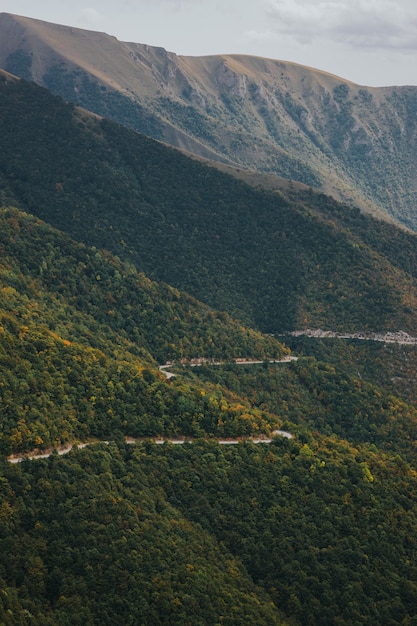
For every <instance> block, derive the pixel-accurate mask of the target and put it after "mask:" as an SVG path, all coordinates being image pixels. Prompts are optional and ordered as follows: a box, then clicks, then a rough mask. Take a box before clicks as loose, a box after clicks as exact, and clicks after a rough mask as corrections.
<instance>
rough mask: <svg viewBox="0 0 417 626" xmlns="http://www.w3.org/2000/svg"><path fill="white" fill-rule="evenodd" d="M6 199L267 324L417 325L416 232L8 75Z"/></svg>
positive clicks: (1, 119) (3, 115)
mask: <svg viewBox="0 0 417 626" xmlns="http://www.w3.org/2000/svg"><path fill="white" fill-rule="evenodd" d="M0 90H1V100H0V130H1V135H2V151H1V153H0V181H1V183H2V188H3V191H2V197H3V203H6V204H7V203H9V204H10V203H11V204H16V203H17V204H18V205H19V206H20V208H22V209H24V210H26V211H28V212H30V213H33V214H35V215H37V216H38V217H40V218H41V219H43V220H45V221H47V222H49V223H51V224H53V225H54V226H56V227H58V228H59V229H61V230H63V231H66V232H68V233H69V234H70V236H71V237H73V238H75V239H77V240H79V241H83V242H84V243H86V244H87V245H94V246H97V247H98V248H100V249H102V248H106V249H108V250H109V251H110V252H112V253H113V254H117V255H119V256H120V258H121V259H122V260H126V261H129V262H131V263H133V264H134V265H135V266H136V267H137V268H138V269H139V271H142V272H145V273H146V274H147V275H148V276H150V277H151V278H153V279H156V280H159V281H164V282H166V283H168V284H171V285H173V286H174V287H176V288H178V289H181V290H183V291H186V292H188V293H189V294H191V295H193V296H194V297H196V298H198V299H199V300H201V301H202V302H205V303H206V304H209V305H210V306H212V307H213V308H215V309H217V310H225V311H228V312H229V313H231V314H233V315H234V316H235V317H239V318H240V319H243V320H245V321H246V322H247V323H248V324H249V325H256V326H257V327H259V328H261V329H262V330H263V331H264V332H276V331H282V330H293V329H297V328H303V327H308V326H310V327H311V326H312V327H317V326H322V327H323V328H330V329H332V328H333V330H345V331H347V330H363V329H369V330H373V331H378V330H399V329H403V330H407V331H409V332H411V333H415V332H417V326H416V324H417V322H416V320H415V316H414V310H415V302H416V298H417V292H416V285H415V280H416V273H417V269H416V268H417V259H416V253H415V241H416V240H415V236H413V235H411V234H407V233H406V232H404V231H401V230H398V229H396V228H395V227H393V226H390V225H389V224H382V223H380V222H377V221H375V220H373V219H371V218H368V217H366V216H363V217H362V216H361V215H360V214H359V212H358V211H356V212H355V211H350V210H349V209H348V208H347V207H345V206H342V205H338V204H337V203H334V202H333V201H331V200H329V199H328V198H327V197H325V196H320V195H316V194H314V193H308V192H306V193H305V194H302V193H298V194H297V193H295V194H294V195H293V196H291V195H287V196H286V195H284V194H282V193H271V192H263V191H260V190H256V189H254V188H252V187H249V186H247V185H245V184H244V183H242V182H240V181H237V180H236V179H234V178H232V177H230V176H227V175H226V174H223V173H220V172H218V171H217V170H216V169H214V168H210V167H207V166H204V165H202V164H200V163H198V162H197V161H195V160H192V159H190V158H187V157H185V156H184V155H182V154H181V153H179V152H178V151H176V150H173V149H170V148H167V147H165V146H163V145H161V144H159V143H157V142H154V141H152V140H150V139H147V138H146V137H143V136H139V135H137V134H136V133H133V132H131V131H128V130H126V129H124V128H122V127H120V126H117V125H115V124H112V123H110V122H108V121H103V120H100V119H97V118H96V117H94V116H92V115H90V114H87V113H86V112H83V111H79V110H77V109H75V108H74V107H73V106H71V105H66V104H65V103H64V102H63V101H62V100H60V99H59V98H56V97H53V96H51V95H50V94H49V92H48V91H46V90H44V89H41V88H39V87H37V86H35V85H33V84H29V83H25V82H24V81H18V80H15V79H11V78H10V77H8V76H7V75H3V80H2V81H1V84H0Z"/></svg>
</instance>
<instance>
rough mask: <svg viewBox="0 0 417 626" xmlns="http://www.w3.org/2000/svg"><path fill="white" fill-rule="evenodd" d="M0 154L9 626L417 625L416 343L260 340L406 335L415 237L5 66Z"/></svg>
mask: <svg viewBox="0 0 417 626" xmlns="http://www.w3.org/2000/svg"><path fill="white" fill-rule="evenodd" d="M0 136H1V142H2V143H1V145H2V150H1V151H0V204H1V208H0V554H1V555H2V558H1V563H0V622H1V623H2V624H5V625H6V626H26V625H29V624H32V625H35V626H45V625H46V626H49V625H51V626H52V625H54V626H65V625H68V624H74V625H75V624H80V626H81V625H82V626H84V625H86V624H89V625H92V626H96V625H99V624H100V625H102V626H113V625H114V624H115V623H117V624H126V625H127V624H143V625H144V626H168V625H169V626H185V625H190V626H191V625H192V626H207V625H210V624H213V625H214V624H223V625H225V626H240V625H241V624H248V625H253V626H263V625H265V626H266V625H268V626H272V625H276V626H316V625H317V626H318V625H319V624H320V625H321V626H333V625H334V624H335V623H337V624H340V625H341V626H351V625H352V624H361V625H363V626H373V625H374V624H392V625H393V626H405V625H407V624H413V623H414V622H415V619H416V617H417V615H416V606H417V571H416V565H415V564H416V562H417V559H416V557H417V549H416V546H417V508H416V498H415V494H416V489H417V480H416V476H417V474H416V469H417V468H416V456H415V442H416V437H417V405H416V395H415V372H416V369H417V349H416V346H412V345H411V346H399V345H393V346H387V345H383V344H381V345H378V344H376V343H375V342H371V341H370V342H358V341H347V342H346V341H342V340H340V339H334V340H333V339H332V340H330V343H326V341H325V340H313V339H311V338H310V337H302V336H301V337H292V336H288V342H290V343H291V346H292V348H293V349H294V351H295V353H296V355H297V356H298V359H297V360H291V361H288V360H287V361H286V362H284V363H282V362H280V363H276V362H270V361H271V359H272V360H275V359H277V358H279V357H280V356H281V355H283V354H287V353H288V348H286V347H284V346H283V345H282V343H280V342H278V341H277V340H276V339H275V338H274V337H272V336H270V335H262V334H261V333H260V332H259V331H258V330H256V329H254V328H253V327H254V326H255V325H258V326H262V327H263V328H265V329H270V328H277V327H279V328H284V329H285V328H290V329H291V328H297V327H298V324H299V323H300V324H302V325H303V324H306V323H307V322H310V321H311V322H314V323H320V324H321V323H323V325H327V327H329V326H330V325H333V324H334V325H335V328H336V327H338V328H340V329H345V328H353V329H355V328H356V329H363V328H364V327H368V328H369V329H372V330H375V329H376V328H377V327H378V328H381V327H384V328H393V329H398V328H405V329H408V330H409V331H410V332H411V331H414V332H415V329H416V321H415V298H416V285H415V280H416V272H417V259H416V255H417V252H416V251H417V247H416V245H415V243H416V238H415V235H413V234H410V233H409V232H406V231H405V230H403V229H398V228H396V227H395V226H393V225H392V224H389V223H387V222H380V221H377V220H375V219H373V218H370V217H368V216H366V215H364V214H361V213H360V212H359V210H353V209H349V208H348V207H347V206H346V205H343V204H340V203H338V202H336V201H334V200H332V199H330V198H329V197H327V196H324V195H323V194H317V193H315V192H313V191H312V190H308V189H307V190H306V189H302V188H299V187H297V186H296V185H289V186H288V188H287V189H286V191H285V192H284V191H283V190H281V191H279V192H278V191H271V190H269V191H267V190H264V189H256V188H254V186H253V185H252V186H251V185H248V184H245V183H244V182H242V181H239V180H237V179H236V178H235V177H230V176H229V175H227V174H225V173H222V172H219V171H218V170H217V169H215V168H213V167H208V166H207V165H204V164H202V163H200V162H198V161H197V160H195V159H191V158H189V157H186V156H185V155H184V154H182V153H180V152H179V151H178V150H174V149H172V148H168V147H167V146H165V145H162V144H161V143H158V142H155V141H154V140H152V139H149V138H146V137H143V136H140V135H138V134H137V133H135V132H132V131H129V130H127V129H125V128H123V127H121V126H118V125H116V124H114V123H112V122H109V121H107V120H103V119H100V118H99V117H98V116H97V115H93V114H91V113H89V112H88V111H86V110H81V109H79V108H77V107H75V106H73V105H69V104H66V103H65V102H64V101H62V100H61V99H60V98H58V97H56V96H52V95H51V94H50V93H49V92H48V91H47V90H45V89H43V88H41V87H38V86H36V85H35V84H33V83H32V84H31V83H28V82H25V81H24V80H19V79H17V78H15V77H13V76H11V75H10V74H7V73H5V72H1V73H0ZM254 177H255V180H259V179H258V177H257V175H254ZM262 180H264V179H262ZM254 184H255V181H254ZM272 189H274V187H273V186H272ZM158 277H159V279H161V278H163V277H165V278H164V280H163V281H161V280H156V278H158ZM168 282H170V283H173V285H174V286H170V285H169V284H167V283H168ZM181 285H182V286H183V287H185V286H187V289H188V291H190V292H191V294H192V295H190V293H186V291H185V290H184V289H180V288H179V287H180V286H181ZM197 294H200V295H201V298H200V300H204V302H202V301H198V300H196V295H197ZM209 302H211V303H213V302H219V303H221V305H222V306H221V307H219V308H221V309H222V310H216V309H215V308H213V307H211V308H210V307H209V306H208V303H209ZM226 310H229V311H230V312H233V311H234V312H237V313H239V316H238V317H239V318H240V319H235V318H233V317H231V315H230V313H227V312H225V311H226ZM243 319H246V320H247V322H248V323H247V325H245V324H244V323H243V321H242V320H243ZM196 356H198V357H205V358H206V359H207V361H206V360H204V361H203V363H202V365H201V366H200V367H191V363H190V359H191V358H193V357H196ZM251 357H252V358H253V360H254V361H255V363H253V362H252V363H249V362H248V360H249V359H251ZM236 358H244V359H245V363H244V364H243V363H242V362H239V363H236V362H234V361H235V359H236ZM166 359H170V360H174V361H175V362H176V363H175V364H174V365H173V369H175V373H176V376H175V377H174V378H169V379H168V378H167V377H166V376H165V375H164V374H163V372H161V371H158V364H159V363H161V362H162V363H163V362H164V361H165V360H166ZM259 361H261V362H259ZM276 428H280V429H283V430H284V431H286V433H287V435H288V436H286V437H283V436H278V435H277V436H272V432H273V430H275V429H276ZM265 435H268V437H265ZM159 437H163V438H164V439H165V443H164V444H163V445H156V444H157V443H160V442H159ZM185 438H186V439H187V443H185V442H184V439H185ZM77 442H78V443H82V444H83V445H82V446H81V445H80V446H79V447H77V446H74V447H73V448H72V449H71V451H69V452H68V454H65V455H61V454H58V450H57V449H56V448H57V447H58V446H59V445H60V444H66V445H68V444H70V443H77ZM179 442H184V443H183V445H176V444H178V443H179ZM232 443H233V444H234V445H231V444H232ZM84 444H85V445H84ZM87 444H88V445H87ZM226 444H227V445H226ZM54 448H55V450H54ZM60 451H62V450H60ZM40 452H43V453H44V457H45V458H37V459H36V460H30V458H29V454H30V453H33V454H37V455H39V453H40ZM25 454H27V455H28V458H26V457H25ZM10 455H14V456H10ZM18 460H21V462H17V463H15V462H13V463H12V462H11V461H18ZM393 537H395V541H394V540H393Z"/></svg>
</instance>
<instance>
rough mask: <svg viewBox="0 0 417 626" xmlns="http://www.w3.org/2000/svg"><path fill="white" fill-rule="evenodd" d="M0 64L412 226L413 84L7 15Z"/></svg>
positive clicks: (212, 154)
mask: <svg viewBox="0 0 417 626" xmlns="http://www.w3.org/2000/svg"><path fill="white" fill-rule="evenodd" d="M0 66H1V67H3V68H4V69H5V70H7V71H9V72H11V73H13V74H16V75H18V76H21V77H23V78H25V79H29V80H34V81H36V82H37V83H39V84H41V85H44V86H46V87H47V88H48V89H50V90H51V91H52V92H54V93H56V94H60V95H61V96H63V97H64V98H65V99H67V100H68V101H70V102H74V103H76V104H80V105H82V106H84V107H85V108H87V109H89V110H91V111H94V112H96V113H98V114H100V115H103V116H106V117H110V118H112V119H114V120H116V121H118V122H119V123H122V124H124V125H126V126H128V127H130V128H133V129H135V130H137V131H139V132H143V133H145V134H147V135H148V136H151V137H154V138H156V139H160V140H163V141H165V142H167V143H169V144H172V145H174V146H177V147H180V148H182V149H186V150H187V151H189V152H192V153H195V154H198V155H201V156H203V157H205V158H209V159H212V160H215V161H219V162H223V163H228V164H232V165H235V166H237V167H239V168H246V169H252V170H258V171H261V172H266V173H270V174H278V175H280V176H283V177H285V178H288V179H293V180H295V181H301V182H303V183H304V184H306V185H308V186H311V187H313V188H317V189H319V190H321V191H324V192H325V193H327V194H330V195H333V196H334V197H335V198H336V199H338V200H341V201H344V202H347V203H349V204H350V205H355V206H358V207H360V208H361V209H362V210H365V211H367V212H371V213H374V214H376V215H379V216H381V215H383V216H385V218H386V219H394V220H396V221H398V222H400V223H402V224H403V225H406V226H407V227H409V228H416V227H417V216H416V212H415V208H414V207H415V204H416V188H415V180H416V167H415V158H414V155H415V152H416V123H415V119H416V116H415V113H416V105H415V103H416V101H417V98H416V94H417V87H384V88H369V87H364V86H359V85H356V84H353V83H351V82H348V81H346V80H344V79H342V78H339V77H337V76H333V75H329V74H326V73H324V72H321V71H318V70H315V69H312V68H308V67H303V66H300V65H296V64H293V63H289V62H283V61H274V60H271V59H263V58H258V57H249V56H237V55H228V56H210V57H183V56H177V55H175V54H173V53H171V52H167V51H165V50H164V49H162V48H153V47H150V46H147V45H142V44H136V43H124V42H119V41H118V40H117V39H116V38H114V37H111V36H109V35H106V34H103V33H96V32H89V31H83V30H79V29H75V28H70V27H65V26H58V25H54V24H49V23H46V22H41V21H38V20H33V19H29V18H24V17H18V16H14V15H10V14H1V15H0ZM254 145H256V150H254V149H253V147H254Z"/></svg>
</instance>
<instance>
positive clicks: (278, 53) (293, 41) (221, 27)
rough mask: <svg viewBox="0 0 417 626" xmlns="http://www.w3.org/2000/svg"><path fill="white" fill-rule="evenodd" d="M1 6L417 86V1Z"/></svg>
mask: <svg viewBox="0 0 417 626" xmlns="http://www.w3.org/2000/svg"><path fill="white" fill-rule="evenodd" d="M0 11H6V12H8V13H15V14H17V15H25V16H27V17H33V18H37V19H41V20H46V21H49V22H55V23H59V24H66V25H68V26H76V27H78V28H86V29H89V30H99V31H104V32H106V33H108V34H110V35H115V36H116V37H117V38H118V39H120V40H121V41H133V42H136V43H146V44H150V45H155V46H162V47H164V48H166V49H167V50H170V51H171V52H176V53H177V54H185V55H193V56H198V55H206V54H223V53H239V54H253V55H258V56H266V57H270V58H273V59H280V60H287V61H294V62H296V63H302V64H303V65H309V66H311V67H315V68H318V69H321V70H325V71H327V72H331V73H333V74H337V75H338V76H340V77H342V78H346V79H349V80H352V81H354V82H356V83H359V84H362V85H368V86H382V85H406V84H409V85H417V2H416V0H322V1H320V0H319V1H311V0H37V1H34V0H0Z"/></svg>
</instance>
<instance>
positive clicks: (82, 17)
mask: <svg viewBox="0 0 417 626" xmlns="http://www.w3.org/2000/svg"><path fill="white" fill-rule="evenodd" d="M103 21H104V20H103V16H102V15H101V13H99V11H97V10H96V9H93V8H91V7H87V8H85V9H82V10H81V11H80V12H79V13H78V17H77V23H78V24H80V25H81V26H83V27H84V28H99V27H100V26H101V25H102V24H103Z"/></svg>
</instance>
